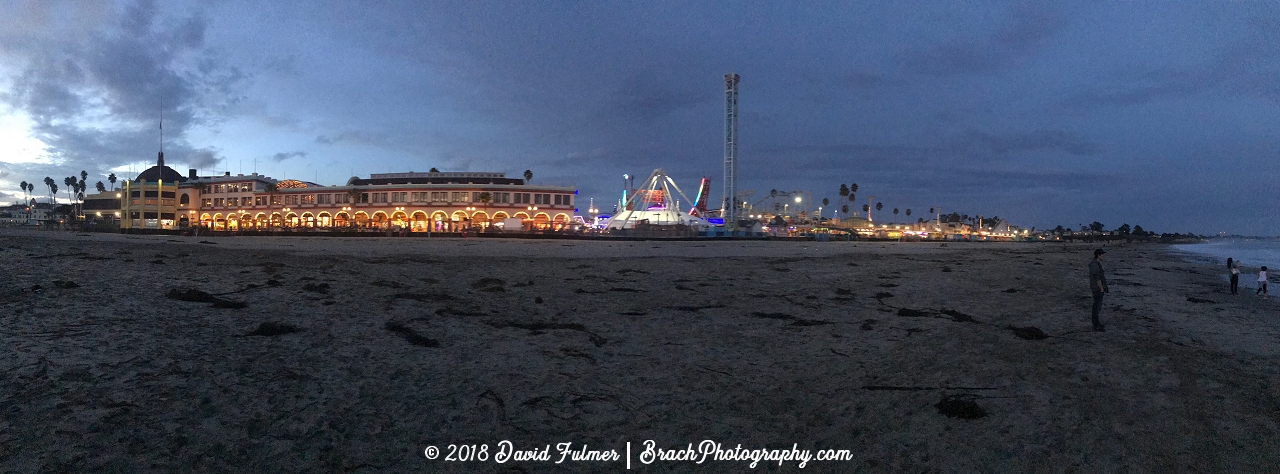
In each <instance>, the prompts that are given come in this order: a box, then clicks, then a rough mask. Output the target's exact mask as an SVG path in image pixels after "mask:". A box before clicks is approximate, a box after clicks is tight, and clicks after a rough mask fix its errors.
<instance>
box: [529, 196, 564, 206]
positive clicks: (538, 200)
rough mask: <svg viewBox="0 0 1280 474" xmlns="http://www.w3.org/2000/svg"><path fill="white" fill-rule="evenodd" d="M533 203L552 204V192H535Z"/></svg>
mask: <svg viewBox="0 0 1280 474" xmlns="http://www.w3.org/2000/svg"><path fill="white" fill-rule="evenodd" d="M556 197H559V196H556ZM533 203H534V204H551V195H550V194H534V195H533Z"/></svg>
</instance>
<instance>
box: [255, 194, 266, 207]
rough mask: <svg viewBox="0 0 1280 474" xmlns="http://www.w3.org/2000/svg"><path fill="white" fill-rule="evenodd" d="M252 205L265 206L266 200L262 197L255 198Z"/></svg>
mask: <svg viewBox="0 0 1280 474" xmlns="http://www.w3.org/2000/svg"><path fill="white" fill-rule="evenodd" d="M253 205H255V206H265V205H267V198H265V197H262V196H256V197H254V198H253Z"/></svg>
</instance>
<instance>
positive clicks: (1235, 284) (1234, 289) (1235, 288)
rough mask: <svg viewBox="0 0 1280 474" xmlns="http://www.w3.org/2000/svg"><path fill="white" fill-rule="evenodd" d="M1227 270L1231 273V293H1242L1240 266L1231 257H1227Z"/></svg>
mask: <svg viewBox="0 0 1280 474" xmlns="http://www.w3.org/2000/svg"><path fill="white" fill-rule="evenodd" d="M1227 272H1228V273H1230V274H1231V294H1233V295H1238V294H1240V268H1239V264H1238V263H1236V262H1235V261H1233V260H1231V257H1227Z"/></svg>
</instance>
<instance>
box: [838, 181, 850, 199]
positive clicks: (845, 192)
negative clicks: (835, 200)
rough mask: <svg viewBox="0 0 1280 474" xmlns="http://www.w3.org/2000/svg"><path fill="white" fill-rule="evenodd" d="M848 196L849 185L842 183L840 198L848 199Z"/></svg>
mask: <svg viewBox="0 0 1280 474" xmlns="http://www.w3.org/2000/svg"><path fill="white" fill-rule="evenodd" d="M848 195H849V185H847V184H844V183H840V197H846V196H848Z"/></svg>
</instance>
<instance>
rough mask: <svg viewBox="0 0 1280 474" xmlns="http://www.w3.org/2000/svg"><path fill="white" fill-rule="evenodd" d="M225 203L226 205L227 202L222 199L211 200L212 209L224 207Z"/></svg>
mask: <svg viewBox="0 0 1280 474" xmlns="http://www.w3.org/2000/svg"><path fill="white" fill-rule="evenodd" d="M226 203H227V200H226V199H224V198H214V199H213V207H223V206H224V205H226Z"/></svg>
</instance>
